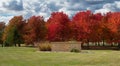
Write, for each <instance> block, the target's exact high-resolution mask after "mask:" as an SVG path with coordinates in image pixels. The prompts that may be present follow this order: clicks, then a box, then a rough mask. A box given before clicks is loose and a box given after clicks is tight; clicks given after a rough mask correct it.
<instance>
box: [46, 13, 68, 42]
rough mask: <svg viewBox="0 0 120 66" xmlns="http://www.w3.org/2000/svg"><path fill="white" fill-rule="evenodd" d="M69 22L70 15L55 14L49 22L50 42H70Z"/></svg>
mask: <svg viewBox="0 0 120 66" xmlns="http://www.w3.org/2000/svg"><path fill="white" fill-rule="evenodd" d="M69 22H70V19H69V17H68V15H66V14H65V13H63V12H53V13H52V14H51V16H50V18H49V19H48V21H47V29H48V36H47V37H48V40H49V41H67V40H69Z"/></svg>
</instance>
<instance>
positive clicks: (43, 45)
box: [39, 44, 51, 51]
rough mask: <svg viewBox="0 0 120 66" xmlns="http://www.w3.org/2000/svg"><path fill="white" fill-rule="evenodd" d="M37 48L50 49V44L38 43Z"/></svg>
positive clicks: (41, 49)
mask: <svg viewBox="0 0 120 66" xmlns="http://www.w3.org/2000/svg"><path fill="white" fill-rule="evenodd" d="M39 50H40V51H51V45H50V44H40V45H39Z"/></svg>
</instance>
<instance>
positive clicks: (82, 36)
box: [72, 11, 92, 42]
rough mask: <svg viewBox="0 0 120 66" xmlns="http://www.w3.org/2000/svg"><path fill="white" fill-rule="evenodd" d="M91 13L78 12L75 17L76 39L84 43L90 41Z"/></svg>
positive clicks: (73, 22) (74, 32)
mask: <svg viewBox="0 0 120 66" xmlns="http://www.w3.org/2000/svg"><path fill="white" fill-rule="evenodd" d="M91 14H92V13H91V11H83V12H78V13H76V14H75V16H73V19H72V24H73V35H74V39H76V40H78V41H82V42H84V41H85V42H86V41H89V34H90V28H89V23H90V22H89V20H90V19H89V17H90V16H91Z"/></svg>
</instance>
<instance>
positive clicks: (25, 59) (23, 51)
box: [0, 47, 120, 66]
mask: <svg viewBox="0 0 120 66" xmlns="http://www.w3.org/2000/svg"><path fill="white" fill-rule="evenodd" d="M37 50H38V49H36V48H26V47H0V66H120V63H119V62H120V51H115V50H83V51H82V52H81V53H70V52H40V51H37Z"/></svg>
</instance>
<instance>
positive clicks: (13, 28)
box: [3, 16, 25, 46]
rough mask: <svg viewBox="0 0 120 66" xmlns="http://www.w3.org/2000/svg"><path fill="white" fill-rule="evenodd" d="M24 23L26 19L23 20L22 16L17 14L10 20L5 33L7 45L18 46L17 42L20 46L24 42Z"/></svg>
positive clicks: (4, 37) (4, 39) (4, 38)
mask: <svg viewBox="0 0 120 66" xmlns="http://www.w3.org/2000/svg"><path fill="white" fill-rule="evenodd" d="M24 24H25V21H23V17H22V16H15V17H13V18H12V19H11V20H10V21H9V23H8V25H7V26H6V28H5V30H4V34H3V41H4V44H5V46H13V45H15V46H16V44H18V46H20V44H21V43H22V42H23V38H22V32H23V31H22V30H23V28H22V27H23V26H24Z"/></svg>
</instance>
